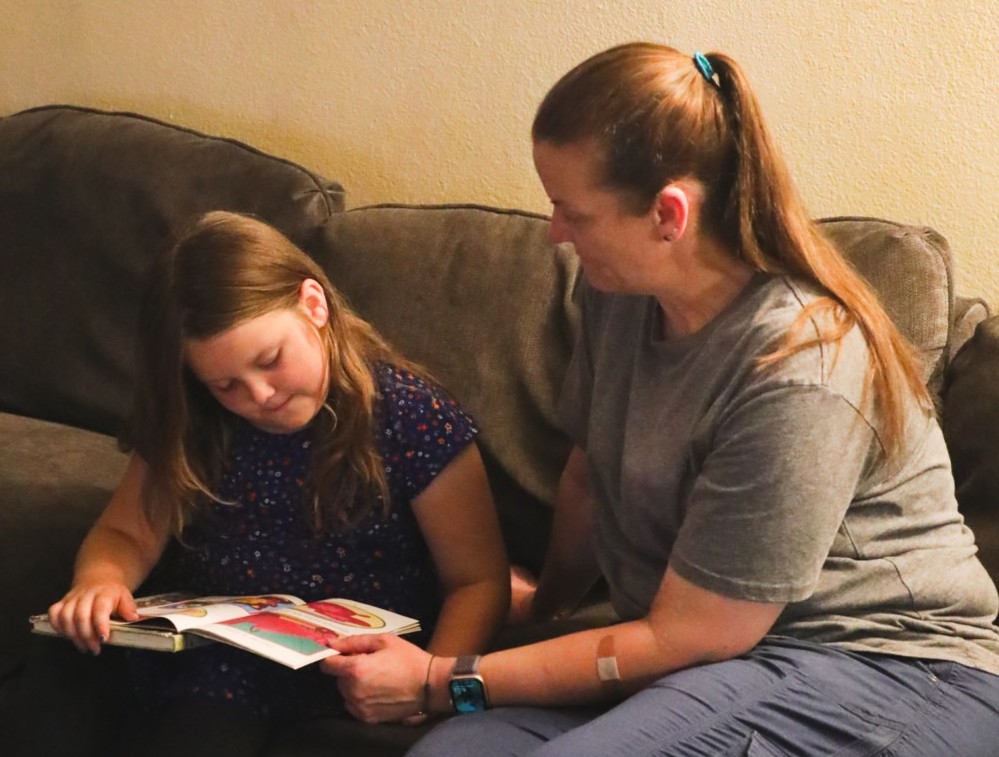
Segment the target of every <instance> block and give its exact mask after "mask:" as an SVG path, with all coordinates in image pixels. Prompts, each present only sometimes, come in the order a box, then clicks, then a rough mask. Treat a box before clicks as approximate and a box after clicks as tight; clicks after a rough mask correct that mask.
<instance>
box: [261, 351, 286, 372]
mask: <svg viewBox="0 0 999 757" xmlns="http://www.w3.org/2000/svg"><path fill="white" fill-rule="evenodd" d="M280 362H281V350H276V351H275V352H274V353H273V354H272V355H271V356H269V357H266V358H264V360H263V361H261V363H260V367H261V368H276V367H277V365H278V364H279V363H280Z"/></svg>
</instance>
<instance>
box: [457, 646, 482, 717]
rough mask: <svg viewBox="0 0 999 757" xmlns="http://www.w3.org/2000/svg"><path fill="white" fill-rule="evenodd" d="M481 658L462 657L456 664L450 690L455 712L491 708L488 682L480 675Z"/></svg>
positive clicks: (472, 656)
mask: <svg viewBox="0 0 999 757" xmlns="http://www.w3.org/2000/svg"><path fill="white" fill-rule="evenodd" d="M479 659H480V658H479V656H478V655H462V656H461V657H459V658H458V660H457V661H456V662H455V664H454V670H452V671H451V680H449V681H448V684H447V685H448V690H449V691H450V692H451V708H452V709H453V710H454V711H455V712H480V711H482V710H484V709H486V707H488V706H489V698H488V697H487V696H486V682H485V681H483V680H482V676H480V675H479Z"/></svg>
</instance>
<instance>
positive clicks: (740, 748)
mask: <svg viewBox="0 0 999 757" xmlns="http://www.w3.org/2000/svg"><path fill="white" fill-rule="evenodd" d="M457 754H474V755H476V757H501V756H502V757H526V756H527V755H530V756H531V757H556V756H558V757H615V756H616V755H622V757H624V756H626V757H642V756H643V755H649V756H651V755H662V756H669V757H694V756H697V757H701V756H703V757H729V756H731V757H734V756H736V755H747V756H748V757H792V756H798V755H800V756H801V757H819V756H820V755H836V757H875V756H879V757H903V756H904V757H945V756H946V757H997V755H999V676H994V675H990V674H989V673H984V672H981V671H978V670H974V669H972V668H968V667H965V666H963V665H958V664H957V663H952V662H939V661H926V660H915V659H907V658H900V657H891V656H887V655H875V654H855V653H850V652H846V651H843V650H841V649H837V648H835V647H831V646H825V645H816V644H810V643H804V642H800V641H795V640H792V639H784V638H768V639H766V640H764V642H763V643H761V644H760V645H759V646H758V647H757V648H756V649H754V650H753V651H752V652H750V653H749V654H748V655H746V656H744V657H740V658H737V659H734V660H728V661H726V662H720V663H715V664H711V665H704V666H702V667H698V668H691V669H688V670H684V671H680V672H678V673H674V674H672V675H669V676H666V677H664V678H662V679H660V680H659V681H657V682H656V683H654V684H652V685H651V686H649V687H648V688H646V689H644V690H642V691H641V692H639V693H637V694H635V695H634V696H632V697H630V698H629V699H627V700H625V701H624V702H622V703H621V704H619V705H617V706H616V707H613V708H611V709H609V710H603V709H600V710H594V709H581V708H565V709H541V708H529V707H508V708H497V709H495V710H490V711H487V712H484V713H478V714H476V715H462V716H456V717H453V718H451V719H450V720H448V721H446V722H444V723H442V724H441V725H440V726H438V727H437V728H435V729H434V730H433V731H431V732H430V733H429V734H428V735H427V736H426V737H424V739H423V740H421V741H420V742H419V743H418V744H417V745H416V746H415V747H414V748H413V749H412V750H410V752H409V753H408V757H431V756H433V755H457Z"/></svg>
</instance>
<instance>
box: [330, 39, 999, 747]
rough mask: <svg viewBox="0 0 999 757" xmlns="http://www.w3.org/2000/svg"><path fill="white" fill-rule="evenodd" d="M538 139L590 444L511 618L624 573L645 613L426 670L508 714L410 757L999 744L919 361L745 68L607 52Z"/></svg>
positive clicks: (971, 548) (990, 667)
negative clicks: (788, 162)
mask: <svg viewBox="0 0 999 757" xmlns="http://www.w3.org/2000/svg"><path fill="white" fill-rule="evenodd" d="M532 136H533V139H534V160H535V166H536V168H537V171H538V174H539V176H540V178H541V182H542V184H543V185H544V187H545V190H546V192H547V194H548V196H549V197H550V198H551V201H552V206H553V210H552V220H551V236H552V239H553V240H554V241H556V242H570V243H572V244H573V246H574V248H575V251H576V254H577V255H578V256H579V259H580V263H581V265H582V269H583V272H584V274H585V282H584V292H583V330H582V334H581V337H580V340H579V342H578V343H577V346H576V351H575V355H574V358H573V363H572V365H571V367H570V370H569V374H568V376H567V380H566V383H565V387H564V390H563V395H562V399H561V402H560V409H561V413H562V418H563V423H564V425H565V427H566V429H567V430H568V431H569V433H570V434H571V436H572V437H573V439H574V440H575V442H576V447H575V448H574V450H573V451H572V453H571V454H570V456H569V460H568V463H567V465H566V468H565V472H564V474H563V478H562V485H561V487H560V489H559V494H558V500H557V503H556V512H555V525H554V529H553V534H552V539H551V543H550V545H549V550H548V556H547V559H546V563H545V566H544V569H543V571H542V575H541V577H540V580H539V582H538V584H537V587H536V589H531V588H526V589H525V590H524V591H523V592H522V594H521V595H520V597H519V599H520V600H521V601H518V602H516V603H515V604H516V606H517V607H518V608H521V612H522V614H523V615H526V616H528V617H531V618H537V619H542V618H550V617H552V616H557V615H559V614H561V613H564V612H566V611H567V610H569V609H571V608H572V607H573V605H574V603H575V602H576V601H577V600H578V599H579V598H580V597H581V596H582V594H583V593H584V592H585V591H586V590H587V588H588V587H589V586H590V585H591V583H592V582H593V581H594V580H595V578H596V577H597V576H598V575H599V574H601V573H602V574H603V576H604V577H605V578H606V580H607V583H608V585H609V588H610V595H611V599H612V601H613V603H614V606H615V609H616V610H617V612H618V614H619V615H620V617H621V619H622V622H621V623H620V624H618V625H615V626H612V627H610V628H602V629H593V630H589V631H583V632H579V633H573V634H569V635H565V636H562V637H560V638H556V639H553V640H549V641H544V642H541V643H538V644H534V645H531V646H526V647H521V648H518V649H510V650H504V651H498V652H494V653H492V654H489V655H486V656H485V657H483V658H482V659H481V661H478V660H476V659H474V658H473V659H470V660H467V659H462V658H459V659H458V661H455V660H454V659H447V660H443V659H439V658H438V659H430V660H429V664H430V668H431V671H430V676H429V682H430V692H431V695H430V705H431V709H434V710H437V711H446V710H448V709H451V707H452V706H453V707H454V709H457V710H459V711H461V710H482V709H484V708H486V707H489V706H496V707H497V709H495V710H490V711H486V712H479V713H477V714H474V715H467V716H465V715H463V716H461V717H457V718H453V719H451V720H450V721H448V722H446V723H444V724H443V725H441V726H440V727H438V728H437V729H435V730H434V731H432V732H431V733H430V734H429V735H428V736H427V737H425V738H424V739H423V740H422V741H421V742H420V744H418V745H417V746H416V748H415V749H414V751H413V752H412V754H413V755H420V756H421V757H422V756H423V755H428V756H429V755H437V754H451V753H455V752H461V751H462V748H463V745H467V744H475V752H476V754H478V755H481V756H482V757H485V756H486V755H504V757H510V756H511V755H537V756H538V757H540V756H541V755H544V756H545V757H554V756H555V755H567V756H568V755H571V756H572V757H586V756H587V755H593V756H594V757H596V756H597V755H600V756H603V755H669V756H670V757H679V756H687V755H802V756H803V757H805V756H808V757H811V756H812V755H830V754H837V755H861V754H863V755H888V754H891V755H922V756H923V757H936V756H937V755H941V754H960V755H964V756H965V757H986V756H987V755H993V754H995V749H996V744H999V633H997V629H996V626H995V625H993V621H994V620H995V618H996V610H997V606H999V600H997V596H996V589H995V587H994V586H993V584H992V582H991V581H990V580H989V576H988V574H987V573H986V572H985V570H984V568H983V567H982V565H981V564H980V563H979V562H978V560H977V558H976V557H975V545H974V538H973V535H972V534H971V532H970V531H969V530H968V529H967V528H966V527H965V526H964V525H963V522H962V519H961V516H960V514H959V513H958V511H957V506H956V502H955V500H954V484H953V480H952V478H951V474H950V466H949V462H948V459H947V450H946V447H945V446H944V441H943V437H942V434H941V432H940V428H939V427H938V425H937V423H936V420H935V418H934V416H933V411H932V407H931V404H930V401H929V398H928V396H927V392H926V389H925V387H924V386H923V383H922V380H921V378H920V373H919V370H918V367H917V364H916V360H915V358H914V357H913V352H912V350H911V348H910V347H909V345H908V344H907V343H906V342H905V340H904V339H903V338H902V337H901V336H900V334H899V333H898V332H897V331H896V329H895V327H894V326H893V324H892V323H891V320H890V319H889V318H888V316H887V315H886V314H885V312H884V311H883V310H882V308H881V306H880V305H879V303H878V301H877V299H876V297H875V296H874V295H873V294H872V293H871V291H870V290H869V289H868V288H867V286H866V285H865V284H864V283H863V282H862V281H861V280H860V278H859V277H858V276H857V275H856V274H855V273H854V272H853V270H852V269H851V268H850V266H849V265H848V264H847V263H846V262H845V261H844V260H843V258H842V257H841V256H840V254H839V253H838V252H837V250H835V249H834V248H833V247H832V245H831V244H830V243H829V242H827V241H826V240H825V239H823V237H822V236H821V234H820V233H819V232H818V230H817V229H816V228H815V226H814V225H813V224H812V222H811V221H810V219H809V217H808V215H807V214H806V212H805V210H804V209H803V207H802V206H801V204H800V202H799V200H798V198H797V196H796V194H795V192H794V189H793V185H792V183H791V181H790V178H789V177H788V175H787V172H786V169H785V167H784V164H783V162H782V161H781V158H780V156H779V154H778V153H777V151H776V149H775V147H774V145H773V142H772V140H771V138H770V135H769V132H768V131H767V128H766V126H765V124H764V122H763V120H762V118H761V116H760V113H759V109H758V106H757V103H756V99H755V97H754V96H753V93H752V91H751V89H750V88H749V85H748V83H747V81H746V79H745V76H744V75H743V73H742V71H741V69H740V67H739V66H738V65H737V64H736V63H735V62H734V61H733V60H732V59H731V58H729V57H727V56H725V55H722V54H718V53H714V54H711V55H708V56H703V55H700V54H697V55H694V56H689V55H685V54H682V53H680V52H678V51H676V50H673V49H671V48H668V47H663V46H659V45H652V44H630V45H623V46H620V47H617V48H613V49H611V50H608V51H605V52H603V53H600V54H598V55H596V56H594V57H593V58H591V59H589V60H587V61H585V62H583V63H582V64H580V65H579V66H577V67H576V68H575V69H574V70H572V71H570V72H569V73H568V74H566V75H565V76H564V77H563V78H562V79H561V80H560V81H559V82H558V83H557V84H556V85H555V86H554V87H553V88H552V90H551V91H550V92H549V93H548V94H547V96H546V97H545V99H544V100H543V102H542V104H541V106H540V108H539V110H538V113H537V115H536V117H535V120H534V126H533V134H532ZM334 646H335V647H336V648H338V649H340V650H341V651H345V652H351V653H355V654H356V653H361V652H367V653H369V655H368V656H369V657H371V658H375V659H378V658H380V659H381V660H382V664H383V665H384V666H386V667H388V666H391V665H399V662H398V661H399V660H400V659H411V660H414V661H413V662H411V663H409V664H410V665H412V666H413V667H415V668H419V665H417V664H416V661H421V660H423V661H426V660H427V658H428V655H427V654H426V653H425V652H423V651H421V650H419V649H416V648H414V647H412V646H411V645H408V644H407V643H406V642H405V641H404V640H402V639H390V638H384V637H379V638H367V639H360V638H359V639H354V640H349V639H343V640H339V641H337V642H334ZM553 661H555V662H553ZM323 665H324V667H326V668H327V669H329V670H331V671H333V672H335V673H337V674H338V675H340V676H341V677H342V678H341V690H342V691H344V692H345V694H346V697H347V701H348V704H349V706H350V707H351V709H352V711H355V712H357V713H359V714H360V715H361V716H362V717H364V718H365V719H367V720H372V721H374V720H379V719H381V718H384V717H388V718H397V717H399V716H400V715H403V714H405V713H407V712H408V711H409V710H407V709H406V707H405V706H404V705H398V706H393V703H392V702H391V697H390V696H389V695H388V691H390V690H391V689H390V688H389V686H390V685H391V684H393V683H394V685H395V686H396V687H397V688H399V687H403V686H412V685H413V684H412V682H402V681H396V682H392V681H390V680H389V679H388V677H387V676H376V675H372V673H371V672H372V671H374V670H376V669H377V664H376V662H375V660H367V661H365V662H364V664H363V665H362V664H361V663H360V661H359V660H358V659H357V657H356V656H339V657H333V658H330V659H329V660H327V661H324V663H323ZM449 693H450V703H449V697H448V694H449ZM579 705H588V706H586V707H581V706H579ZM465 751H468V749H467V747H465Z"/></svg>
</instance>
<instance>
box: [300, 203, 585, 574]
mask: <svg viewBox="0 0 999 757" xmlns="http://www.w3.org/2000/svg"><path fill="white" fill-rule="evenodd" d="M313 252H314V253H315V255H316V256H317V259H318V260H319V261H320V262H321V263H322V264H323V265H324V267H325V268H326V269H327V271H328V272H329V273H330V276H331V277H332V279H333V283H334V284H336V285H337V286H338V287H339V288H340V289H341V290H342V291H343V292H344V293H345V294H346V295H347V297H348V298H349V300H350V301H351V303H352V305H353V306H354V307H355V308H356V309H357V310H358V312H359V313H360V315H361V316H363V317H364V318H366V319H368V320H369V321H371V322H372V323H373V324H374V325H375V326H376V327H377V328H378V329H379V330H380V331H381V332H382V333H383V334H384V335H385V336H386V337H387V338H388V339H389V340H390V341H391V342H393V343H394V344H395V345H396V347H398V348H399V349H400V350H401V351H402V352H403V353H404V354H405V355H406V356H407V357H410V358H412V359H413V360H416V361H418V362H420V363H422V364H423V365H425V366H427V367H428V368H429V369H430V371H431V372H432V373H433V374H434V375H435V376H436V377H437V378H438V379H439V380H440V381H441V382H442V383H443V384H444V385H445V386H446V387H447V388H448V389H450V390H451V391H452V392H453V393H454V394H455V396H456V397H457V399H458V400H459V401H460V402H461V403H462V404H463V405H464V406H465V408H466V409H467V410H469V411H470V412H471V413H472V415H473V416H474V417H475V418H476V419H477V421H478V422H479V425H480V426H481V431H482V433H481V436H480V446H481V448H482V449H483V453H484V457H485V458H486V463H487V466H488V469H489V473H490V479H491V483H492V485H493V490H494V494H495V496H496V499H497V505H498V507H499V510H500V518H501V521H502V523H503V527H504V533H505V535H506V538H507V544H508V546H509V549H510V553H511V558H512V559H513V560H514V561H516V562H519V563H521V564H524V565H527V566H528V567H531V568H532V569H537V568H538V567H540V561H541V559H542V557H543V554H544V549H545V545H546V542H547V519H548V516H549V513H548V510H547V508H545V506H544V505H548V504H551V503H552V502H553V500H554V492H555V486H556V483H557V480H558V476H559V473H560V472H561V468H562V465H563V464H564V461H565V458H566V456H567V454H568V450H569V440H568V438H567V437H566V435H565V434H564V433H563V432H562V431H561V430H560V429H559V426H558V424H557V421H556V414H555V403H556V400H557V397H558V393H559V391H560V390H561V384H562V378H563V376H564V374H565V371H566V368H567V366H568V362H569V357H570V354H571V352H572V347H573V344H574V342H575V335H576V332H577V330H578V307H577V305H576V304H575V303H574V302H573V300H572V294H573V288H574V283H575V279H576V273H577V263H576V258H575V255H573V254H572V252H571V251H570V250H568V249H563V248H558V247H553V246H552V244H551V243H550V242H549V240H548V221H547V219H546V218H545V217H544V216H539V215H534V214H530V213H523V212H517V211H503V210H498V209H495V208H484V207H479V206H470V205H461V206H420V207H414V206H401V205H385V206H375V207H367V208H357V209H355V210H349V211H347V212H346V213H343V214H341V215H339V216H337V217H335V218H333V219H331V220H330V223H329V224H328V225H327V229H326V233H325V235H324V237H323V239H322V245H321V246H319V247H318V248H317V249H315V250H314V251H313Z"/></svg>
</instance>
